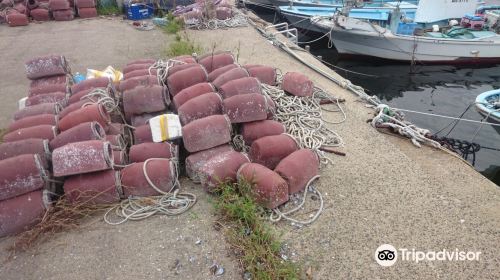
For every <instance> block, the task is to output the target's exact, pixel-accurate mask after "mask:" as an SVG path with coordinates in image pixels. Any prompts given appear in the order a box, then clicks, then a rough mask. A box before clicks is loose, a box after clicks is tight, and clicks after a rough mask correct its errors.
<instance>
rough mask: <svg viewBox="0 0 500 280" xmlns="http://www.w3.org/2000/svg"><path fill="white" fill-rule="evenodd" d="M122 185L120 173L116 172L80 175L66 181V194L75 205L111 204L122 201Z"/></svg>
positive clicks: (107, 171) (108, 171)
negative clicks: (119, 190) (119, 188)
mask: <svg viewBox="0 0 500 280" xmlns="http://www.w3.org/2000/svg"><path fill="white" fill-rule="evenodd" d="M120 185H121V183H120V173H119V172H118V171H115V170H106V171H99V172H93V173H87V174H79V175H74V176H71V177H68V178H66V180H64V194H65V195H66V198H67V199H68V201H69V202H71V203H74V204H75V203H82V204H111V203H116V202H119V201H120V194H119V193H118V187H119V186H120Z"/></svg>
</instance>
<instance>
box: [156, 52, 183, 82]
mask: <svg viewBox="0 0 500 280" xmlns="http://www.w3.org/2000/svg"><path fill="white" fill-rule="evenodd" d="M179 64H185V62H183V61H179V60H175V59H168V60H162V59H159V60H158V61H156V62H155V63H154V64H153V65H151V66H150V67H149V68H148V72H149V75H151V70H153V69H156V77H157V78H158V83H159V84H160V85H162V86H163V87H166V86H167V84H166V81H167V77H168V70H169V69H170V68H171V67H173V66H175V65H179Z"/></svg>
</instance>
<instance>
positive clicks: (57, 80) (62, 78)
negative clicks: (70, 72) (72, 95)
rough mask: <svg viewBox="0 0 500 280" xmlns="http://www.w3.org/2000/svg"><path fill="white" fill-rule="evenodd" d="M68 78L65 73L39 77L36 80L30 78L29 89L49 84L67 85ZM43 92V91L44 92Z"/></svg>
mask: <svg viewBox="0 0 500 280" xmlns="http://www.w3.org/2000/svg"><path fill="white" fill-rule="evenodd" d="M69 82H70V81H69V78H68V76H67V75H64V74H63V75H57V76H50V77H44V78H39V79H36V80H31V81H30V91H31V90H33V89H35V88H38V87H42V88H43V87H45V86H50V85H60V84H63V85H68V84H69ZM44 93H45V92H44Z"/></svg>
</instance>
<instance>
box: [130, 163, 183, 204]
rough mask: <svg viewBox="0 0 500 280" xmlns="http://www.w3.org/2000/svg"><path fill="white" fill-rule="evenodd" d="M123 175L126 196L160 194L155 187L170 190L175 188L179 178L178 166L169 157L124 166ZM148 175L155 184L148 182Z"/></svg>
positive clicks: (164, 190) (163, 190) (165, 190)
mask: <svg viewBox="0 0 500 280" xmlns="http://www.w3.org/2000/svg"><path fill="white" fill-rule="evenodd" d="M144 165H146V166H145V167H144ZM144 169H145V170H146V172H144ZM121 175H122V188H123V194H124V196H125V197H129V196H152V195H160V194H161V193H160V192H158V191H157V190H156V189H155V187H156V188H158V189H159V190H160V191H162V192H169V191H171V190H172V189H173V188H174V186H175V182H176V180H177V170H176V166H175V164H174V163H173V162H172V161H170V160H168V159H151V160H149V161H147V162H139V163H132V164H131V165H129V166H127V167H125V168H123V170H122V171H121ZM146 175H147V176H148V177H149V179H150V180H151V182H152V183H153V184H154V186H151V185H150V184H149V183H148V181H147V179H146Z"/></svg>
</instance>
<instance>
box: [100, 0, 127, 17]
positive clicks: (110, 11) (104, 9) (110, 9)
mask: <svg viewBox="0 0 500 280" xmlns="http://www.w3.org/2000/svg"><path fill="white" fill-rule="evenodd" d="M96 9H97V14H98V15H102V16H110V15H119V14H121V13H122V11H120V9H119V8H118V6H116V5H112V6H101V5H100V3H98V4H97V6H96Z"/></svg>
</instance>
